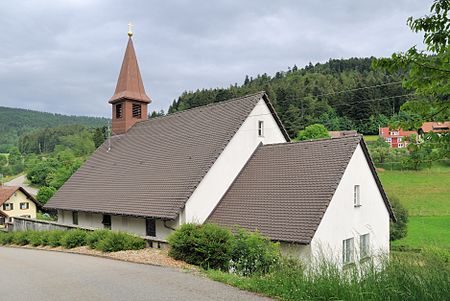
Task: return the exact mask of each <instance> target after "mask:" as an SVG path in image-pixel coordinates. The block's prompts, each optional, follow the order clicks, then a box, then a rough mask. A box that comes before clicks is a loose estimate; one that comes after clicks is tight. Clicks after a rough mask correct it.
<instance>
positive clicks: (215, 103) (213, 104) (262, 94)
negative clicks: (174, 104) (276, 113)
mask: <svg viewBox="0 0 450 301" xmlns="http://www.w3.org/2000/svg"><path fill="white" fill-rule="evenodd" d="M258 94H260V95H261V97H263V96H264V95H265V94H266V92H265V91H259V92H255V93H251V94H246V95H243V96H239V97H235V98H231V99H227V100H222V101H219V102H212V103H208V104H206V105H203V106H198V107H193V108H189V109H186V110H183V111H177V112H173V113H170V114H167V115H164V116H156V117H152V118H150V119H147V120H142V121H139V122H136V124H143V123H146V122H150V121H152V120H157V119H163V118H166V117H171V116H174V115H177V114H181V113H186V112H191V111H194V110H199V109H201V108H207V107H208V108H210V107H214V106H219V105H225V104H227V103H230V102H233V101H238V100H242V99H244V98H250V97H253V96H256V95H258Z"/></svg>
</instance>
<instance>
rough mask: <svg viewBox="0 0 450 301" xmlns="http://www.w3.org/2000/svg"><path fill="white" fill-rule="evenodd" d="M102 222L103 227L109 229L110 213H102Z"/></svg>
mask: <svg viewBox="0 0 450 301" xmlns="http://www.w3.org/2000/svg"><path fill="white" fill-rule="evenodd" d="M102 224H103V228H105V229H111V215H108V214H104V215H103V220H102Z"/></svg>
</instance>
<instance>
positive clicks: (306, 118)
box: [169, 58, 411, 136]
mask: <svg viewBox="0 0 450 301" xmlns="http://www.w3.org/2000/svg"><path fill="white" fill-rule="evenodd" d="M372 60H373V58H350V59H332V60H329V61H328V62H327V63H324V64H316V65H312V64H311V63H310V64H309V65H308V66H306V67H304V68H298V67H297V66H293V67H292V68H289V69H288V70H287V71H280V72H277V73H276V74H274V75H273V76H269V75H267V74H262V75H258V76H257V77H256V78H251V77H248V76H246V77H245V80H244V82H243V83H242V84H234V85H231V86H230V87H228V88H217V89H208V90H197V91H195V92H184V93H183V94H182V95H181V96H180V97H179V98H178V100H174V102H173V103H172V105H171V106H170V108H169V113H171V112H176V111H182V110H185V109H188V108H192V107H197V106H201V105H205V104H208V103H210V102H218V101H222V100H226V99H230V98H233V97H237V96H242V95H245V94H248V93H253V92H257V91H261V90H265V91H266V92H267V94H268V95H269V98H270V99H271V101H272V102H273V103H274V105H275V108H276V110H277V112H278V114H279V115H280V116H281V119H282V121H283V123H284V125H285V126H286V129H287V130H288V132H289V134H290V135H291V136H295V135H296V133H297V132H298V131H299V130H301V129H303V128H304V127H305V126H307V125H310V124H313V123H321V124H324V125H325V126H326V127H327V129H328V130H349V129H356V130H358V131H359V132H360V133H364V134H376V133H377V132H378V126H380V125H381V126H384V125H386V123H387V118H388V117H390V116H392V115H393V114H394V113H397V112H398V111H399V108H400V105H401V104H403V103H404V102H405V101H406V100H407V99H408V97H411V96H407V95H409V94H410V92H409V91H406V90H404V89H402V87H401V80H402V79H403V75H402V74H397V75H394V76H393V75H387V74H386V73H384V72H382V71H374V70H372V68H371V64H372Z"/></svg>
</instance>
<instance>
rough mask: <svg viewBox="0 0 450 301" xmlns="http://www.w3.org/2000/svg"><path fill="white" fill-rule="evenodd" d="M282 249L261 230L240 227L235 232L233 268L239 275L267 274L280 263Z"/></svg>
mask: <svg viewBox="0 0 450 301" xmlns="http://www.w3.org/2000/svg"><path fill="white" fill-rule="evenodd" d="M279 259H280V249H279V244H278V243H273V242H271V241H270V239H268V238H267V237H265V236H263V235H261V234H260V233H259V232H249V231H246V230H244V229H238V230H237V231H236V234H235V241H234V245H233V252H232V258H231V266H230V267H231V269H232V271H234V272H236V273H237V274H239V275H243V276H248V275H252V274H265V273H267V272H269V270H270V268H271V267H272V266H273V265H274V264H276V263H278V261H279Z"/></svg>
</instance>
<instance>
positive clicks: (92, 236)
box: [86, 230, 111, 249]
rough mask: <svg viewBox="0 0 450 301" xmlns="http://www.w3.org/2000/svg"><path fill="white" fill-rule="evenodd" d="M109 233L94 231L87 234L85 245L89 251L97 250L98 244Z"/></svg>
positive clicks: (107, 231)
mask: <svg viewBox="0 0 450 301" xmlns="http://www.w3.org/2000/svg"><path fill="white" fill-rule="evenodd" d="M110 233H111V231H110V230H95V231H92V232H89V233H88V235H87V237H86V244H87V245H88V246H89V247H90V248H91V249H97V245H98V243H99V242H100V241H101V240H103V239H105V238H106V237H107V236H108V235H109V234H110Z"/></svg>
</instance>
